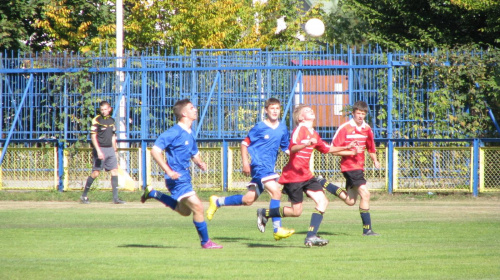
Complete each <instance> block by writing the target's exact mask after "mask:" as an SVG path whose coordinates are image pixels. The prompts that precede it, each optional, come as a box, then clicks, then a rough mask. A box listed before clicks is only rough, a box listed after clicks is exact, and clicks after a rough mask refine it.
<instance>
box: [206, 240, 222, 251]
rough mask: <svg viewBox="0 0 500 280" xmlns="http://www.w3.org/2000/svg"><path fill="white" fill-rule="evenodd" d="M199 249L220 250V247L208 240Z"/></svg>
mask: <svg viewBox="0 0 500 280" xmlns="http://www.w3.org/2000/svg"><path fill="white" fill-rule="evenodd" d="M201 248H203V249H222V245H219V244H217V243H215V242H213V241H212V240H210V239H209V240H208V241H207V243H205V244H204V245H201Z"/></svg>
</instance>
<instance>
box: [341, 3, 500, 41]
mask: <svg viewBox="0 0 500 280" xmlns="http://www.w3.org/2000/svg"><path fill="white" fill-rule="evenodd" d="M477 2H478V3H475V4H470V3H473V2H472V1H468V0H462V1H442V0H426V1H411V0H397V1H389V0H381V1H371V0H342V1H341V2H340V6H341V13H340V14H337V15H336V16H333V17H332V18H331V19H332V20H338V21H340V23H341V25H340V26H342V27H344V28H345V30H344V31H345V32H348V33H349V32H351V31H352V34H354V36H353V37H351V38H349V39H348V40H346V42H363V43H374V44H379V45H381V46H383V47H386V48H389V49H420V48H423V49H426V48H435V47H455V46H459V45H466V44H477V45H480V46H483V47H487V46H495V47H498V46H500V42H499V39H498V31H499V30H498V27H499V26H500V21H499V18H500V2H497V1H495V2H493V1H488V0H483V1H477ZM339 18H340V19H339Z"/></svg>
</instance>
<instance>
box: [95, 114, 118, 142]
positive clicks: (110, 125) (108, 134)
mask: <svg viewBox="0 0 500 280" xmlns="http://www.w3.org/2000/svg"><path fill="white" fill-rule="evenodd" d="M115 131H116V126H115V119H113V118H112V117H110V116H107V117H103V116H101V115H97V116H96V117H95V118H94V119H92V127H91V129H90V134H97V142H98V143H99V146H100V147H113V135H115Z"/></svg>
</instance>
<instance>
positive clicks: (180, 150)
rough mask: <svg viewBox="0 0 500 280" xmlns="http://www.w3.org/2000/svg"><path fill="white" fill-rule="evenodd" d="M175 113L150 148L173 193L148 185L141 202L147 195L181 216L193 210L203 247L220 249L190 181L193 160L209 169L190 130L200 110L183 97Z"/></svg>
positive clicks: (176, 106) (194, 220) (175, 108)
mask: <svg viewBox="0 0 500 280" xmlns="http://www.w3.org/2000/svg"><path fill="white" fill-rule="evenodd" d="M174 115H175V117H176V118H177V120H178V123H177V124H176V125H174V126H172V127H171V128H169V129H168V130H167V131H165V132H163V133H162V134H161V135H160V136H159V137H158V139H156V141H155V143H154V146H153V148H152V149H151V156H152V157H153V158H154V160H155V161H156V163H158V165H159V166H160V167H161V169H162V170H163V171H165V184H166V186H167V189H168V190H169V191H170V194H171V195H167V194H164V193H162V192H159V191H156V190H154V189H153V188H151V187H149V186H147V187H146V188H145V189H144V194H143V195H142V197H141V202H142V203H144V202H145V201H146V200H147V199H149V198H154V199H156V200H158V201H160V202H162V203H163V204H165V206H168V207H170V208H171V209H172V210H174V211H176V212H178V213H179V214H181V215H182V216H189V215H191V213H193V223H194V226H195V228H196V231H197V232H198V236H199V237H200V241H201V247H202V248H203V249H221V248H222V246H221V245H218V244H216V243H214V242H212V241H211V240H210V239H209V237H208V229H207V223H206V222H205V217H204V212H203V204H202V202H201V200H200V198H199V197H198V195H196V192H195V191H194V190H193V186H192V185H191V174H190V171H189V166H190V164H191V160H192V161H193V162H194V163H195V164H196V165H197V166H198V167H199V168H200V169H201V170H206V169H207V165H206V163H205V162H204V161H203V160H202V159H201V156H200V152H199V150H198V147H197V146H196V140H195V139H194V136H193V131H192V130H191V125H192V124H193V121H194V120H196V119H197V118H198V110H197V109H196V107H194V106H193V104H192V103H191V102H190V101H189V99H183V100H179V101H177V102H176V103H175V104H174ZM163 151H165V153H166V158H167V160H166V161H165V158H164V157H163Z"/></svg>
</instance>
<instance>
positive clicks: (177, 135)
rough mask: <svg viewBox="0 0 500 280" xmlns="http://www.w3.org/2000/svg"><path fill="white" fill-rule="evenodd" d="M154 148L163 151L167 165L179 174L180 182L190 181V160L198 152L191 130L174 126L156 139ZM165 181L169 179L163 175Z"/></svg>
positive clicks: (177, 125)
mask: <svg viewBox="0 0 500 280" xmlns="http://www.w3.org/2000/svg"><path fill="white" fill-rule="evenodd" d="M154 146H156V147H158V148H160V149H161V150H164V151H165V154H166V155H167V164H168V165H169V166H170V168H171V169H172V170H173V171H175V172H177V173H179V174H181V177H180V178H179V180H180V181H185V180H186V179H187V180H190V176H189V166H190V165H191V158H192V157H194V156H195V155H196V154H198V152H199V151H198V146H197V145H196V140H195V139H194V136H193V133H192V131H191V130H189V131H188V130H186V129H184V128H182V127H181V126H180V125H179V124H176V125H174V126H172V127H171V128H169V129H168V130H167V131H165V132H163V133H162V134H161V135H160V136H159V137H158V139H156V141H155V144H154ZM165 179H170V177H169V176H168V175H167V174H165Z"/></svg>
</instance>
